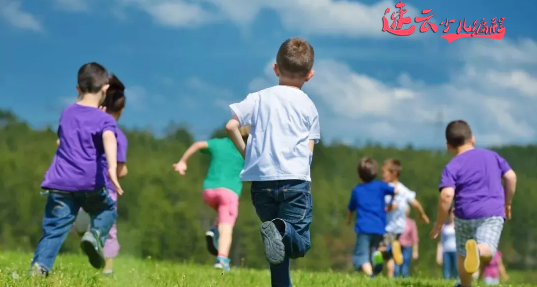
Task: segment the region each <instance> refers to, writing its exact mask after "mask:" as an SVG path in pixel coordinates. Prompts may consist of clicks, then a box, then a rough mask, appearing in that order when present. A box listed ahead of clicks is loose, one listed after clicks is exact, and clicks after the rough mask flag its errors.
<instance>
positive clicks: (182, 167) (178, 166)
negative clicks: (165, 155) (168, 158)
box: [173, 161, 187, 175]
mask: <svg viewBox="0 0 537 287" xmlns="http://www.w3.org/2000/svg"><path fill="white" fill-rule="evenodd" d="M173 169H175V171H177V172H178V173H179V174H180V175H185V173H186V169H187V165H186V162H183V161H179V162H178V163H174V164H173Z"/></svg>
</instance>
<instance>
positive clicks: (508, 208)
mask: <svg viewBox="0 0 537 287" xmlns="http://www.w3.org/2000/svg"><path fill="white" fill-rule="evenodd" d="M505 218H507V220H511V205H510V204H506V205H505Z"/></svg>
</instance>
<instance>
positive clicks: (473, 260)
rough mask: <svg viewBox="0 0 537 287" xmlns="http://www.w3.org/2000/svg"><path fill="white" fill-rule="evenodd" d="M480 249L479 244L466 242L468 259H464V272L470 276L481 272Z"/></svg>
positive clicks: (471, 241) (472, 241)
mask: <svg viewBox="0 0 537 287" xmlns="http://www.w3.org/2000/svg"><path fill="white" fill-rule="evenodd" d="M480 263H481V262H480V258H479V249H478V248H477V242H475V240H473V239H470V240H468V241H466V258H464V270H465V271H466V273H468V274H474V273H475V272H477V271H478V270H479V264H480Z"/></svg>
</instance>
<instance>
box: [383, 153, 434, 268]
mask: <svg viewBox="0 0 537 287" xmlns="http://www.w3.org/2000/svg"><path fill="white" fill-rule="evenodd" d="M402 170H403V167H402V165H401V162H400V161H399V160H397V159H393V158H391V159H387V160H386V161H384V164H383V165H382V180H383V181H385V182H387V183H388V184H390V185H391V186H394V187H396V188H397V190H399V193H398V194H397V195H395V197H393V198H392V197H391V196H386V198H385V199H386V205H387V206H388V209H389V212H388V214H387V216H386V217H387V219H386V220H387V225H386V233H385V234H384V237H383V239H382V242H381V243H380V246H381V247H380V249H379V250H380V251H382V252H383V254H384V259H385V260H387V262H386V269H387V270H386V271H387V276H388V277H389V278H393V276H394V270H395V264H394V263H397V265H401V264H403V254H402V252H401V244H400V243H399V241H398V240H399V237H400V236H401V233H403V231H404V230H405V226H406V222H407V217H406V211H407V209H408V208H409V205H410V206H411V207H413V208H415V209H416V210H417V211H418V212H419V216H420V219H421V220H422V221H423V222H425V223H427V224H428V223H429V217H427V214H425V211H424V210H423V207H422V205H421V203H420V202H419V201H418V200H417V199H416V193H415V192H414V191H411V190H410V189H408V188H407V187H406V186H405V185H404V184H403V183H402V182H400V181H399V176H400V175H401V171H402ZM392 200H393V201H392ZM390 204H391V206H390ZM394 261H395V262H394Z"/></svg>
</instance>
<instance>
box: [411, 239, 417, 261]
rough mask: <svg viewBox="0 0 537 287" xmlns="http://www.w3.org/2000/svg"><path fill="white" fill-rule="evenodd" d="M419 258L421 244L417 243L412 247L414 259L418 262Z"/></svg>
mask: <svg viewBox="0 0 537 287" xmlns="http://www.w3.org/2000/svg"><path fill="white" fill-rule="evenodd" d="M418 256H419V243H418V242H416V243H414V244H413V245H412V259H414V260H417V259H418Z"/></svg>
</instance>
